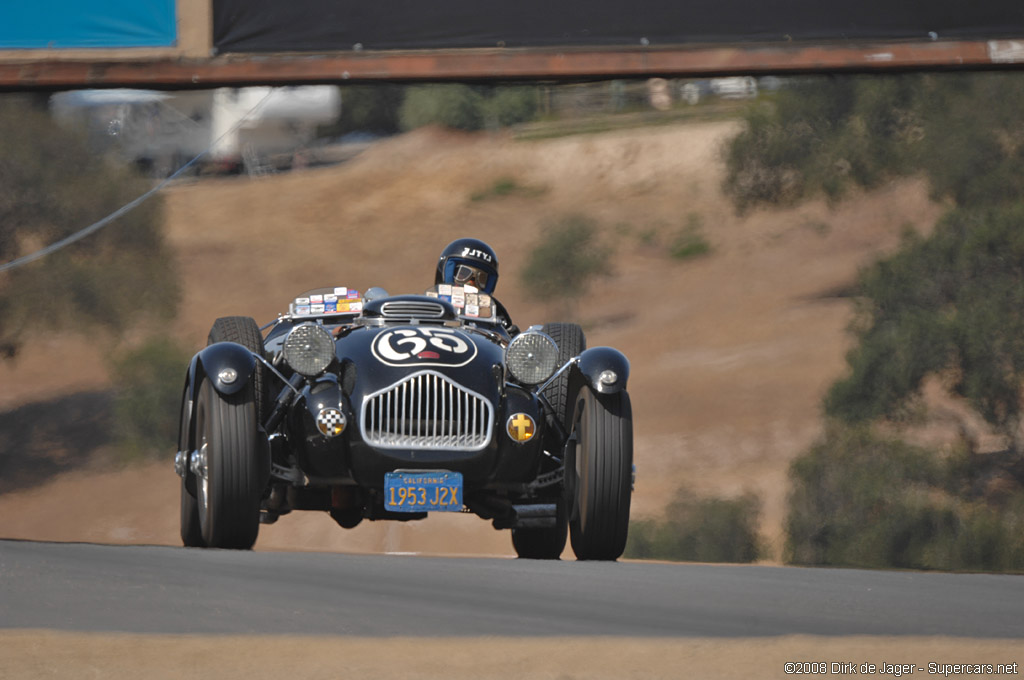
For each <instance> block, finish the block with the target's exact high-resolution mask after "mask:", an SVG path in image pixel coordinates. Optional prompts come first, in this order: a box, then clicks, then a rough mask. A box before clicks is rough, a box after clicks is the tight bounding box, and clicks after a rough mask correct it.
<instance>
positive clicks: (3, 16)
mask: <svg viewBox="0 0 1024 680" xmlns="http://www.w3.org/2000/svg"><path fill="white" fill-rule="evenodd" d="M174 4H175V0H0V49H22V48H71V47H169V46H172V45H174V44H175V42H176V40H177V35H178V32H177V24H176V22H175V13H174Z"/></svg>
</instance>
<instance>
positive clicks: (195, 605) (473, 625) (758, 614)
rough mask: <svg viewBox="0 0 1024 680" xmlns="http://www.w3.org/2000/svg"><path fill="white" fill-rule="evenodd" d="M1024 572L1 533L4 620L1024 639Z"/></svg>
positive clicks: (208, 628)
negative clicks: (520, 556)
mask: <svg viewBox="0 0 1024 680" xmlns="http://www.w3.org/2000/svg"><path fill="white" fill-rule="evenodd" d="M1022 607H1024V577H1021V576H1007V575H984V574H943V573H920V572H891V571H859V570H849V569H800V568H776V567H762V566H724V565H703V564H661V563H640V562H619V563H591V562H573V561H562V562H539V561H530V560H514V559H476V558H439V557H420V556H403V555H383V556H376V555H348V554H330V553H294V552H293V553H284V552H280V553H275V552H237V551H224V550H200V549H185V548H168V547H155V546H108V545H94V544H81V543H37V542H30V541H0V628H4V629H11V628H21V629H28V628H32V629H52V630H64V631H89V632H131V633H169V634H177V633H218V634H280V633H289V634H300V635H361V636H466V635H501V636H544V635H562V636H566V635H572V636H592V635H602V636H612V635H614V636H627V637H628V636H633V637H648V636H659V637H725V638H730V637H762V636H779V635H802V634H808V635H892V636H901V635H915V636H922V635H927V636H951V637H973V638H1021V637H1024V616H1021V611H1022Z"/></svg>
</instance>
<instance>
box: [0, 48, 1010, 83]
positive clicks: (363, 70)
mask: <svg viewBox="0 0 1024 680" xmlns="http://www.w3.org/2000/svg"><path fill="white" fill-rule="evenodd" d="M1022 65H1024V38H1022V39H1021V40H998V41H995V40H993V41H935V42H900V43H873V44H860V45H851V44H847V43H844V44H841V45H840V44H813V45H810V44H796V43H792V44H790V43H786V44H781V45H780V44H777V43H775V44H764V45H755V44H749V45H747V44H744V45H728V46H707V45H701V46H683V47H678V48H653V47H650V48H629V49H623V48H603V49H586V48H574V49H551V48H545V49H540V48H521V49H458V50H420V51H403V52H399V51H376V52H374V51H361V52H344V53H340V52H332V53H324V54H260V55H255V54H235V55H224V56H217V57H211V58H208V59H197V58H169V57H157V58H154V57H149V58H135V59H132V58H127V57H126V58H109V57H106V58H102V59H101V58H96V59H90V58H88V57H77V58H74V59H71V58H58V57H57V56H56V55H55V54H53V53H50V52H47V53H45V54H44V55H43V56H39V55H38V54H35V55H32V56H25V57H19V56H18V55H17V54H12V53H11V52H5V53H3V54H0V89H5V90H37V89H41V90H56V89H69V88H82V87H90V88H92V87H143V88H154V89H190V88H210V87H221V86H243V85H296V84H304V83H345V82H377V81H501V80H563V81H564V80H585V79H597V78H642V77H650V76H669V77H683V76H691V77H704V76H714V75H736V74H750V75H758V74H768V73H774V74H784V73H807V72H869V71H885V70H948V69H985V68H1021V66H1022Z"/></svg>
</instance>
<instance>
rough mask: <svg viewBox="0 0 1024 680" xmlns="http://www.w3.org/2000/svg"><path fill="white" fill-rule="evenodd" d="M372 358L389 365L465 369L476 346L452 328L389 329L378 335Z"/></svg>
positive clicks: (473, 355) (472, 357) (374, 343)
mask: <svg viewBox="0 0 1024 680" xmlns="http://www.w3.org/2000/svg"><path fill="white" fill-rule="evenodd" d="M372 350H373V356H375V357H376V358H377V360H378V361H380V362H381V363H382V364H387V365H388V366H453V367H459V366H465V365H466V364H468V363H469V362H471V361H472V360H473V359H474V358H475V357H476V353H477V349H476V345H475V344H473V342H472V341H471V340H470V339H469V338H468V337H467V336H466V335H464V334H463V333H460V332H459V331H457V330H454V329H451V328H414V327H404V328H392V329H390V330H386V331H383V332H381V333H378V334H377V337H376V338H374V340H373V346H372Z"/></svg>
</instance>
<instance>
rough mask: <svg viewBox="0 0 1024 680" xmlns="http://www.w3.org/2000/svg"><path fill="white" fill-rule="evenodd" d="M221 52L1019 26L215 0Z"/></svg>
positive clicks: (549, 2)
mask: <svg viewBox="0 0 1024 680" xmlns="http://www.w3.org/2000/svg"><path fill="white" fill-rule="evenodd" d="M213 27H214V46H215V47H216V48H217V50H218V51H220V52H322V51H339V50H359V49H367V50H394V49H441V48H463V47H558V46H564V47H572V46H577V47H599V46H616V47H623V46H647V45H650V46H655V47H657V46H667V45H673V46H678V45H683V44H688V43H726V44H728V43H743V42H768V43H783V42H790V41H828V42H835V41H880V40H882V41H889V40H917V41H927V40H940V39H941V40H949V39H958V40H964V39H968V40H983V39H988V38H1000V37H1020V36H1024V2H1021V0H974V1H971V0H956V1H951V0H934V1H925V0H614V1H613V0H546V1H545V0H514V1H512V0H508V1H504V2H498V1H497V0H429V1H426V0H362V1H360V2H354V1H353V0H213Z"/></svg>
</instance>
